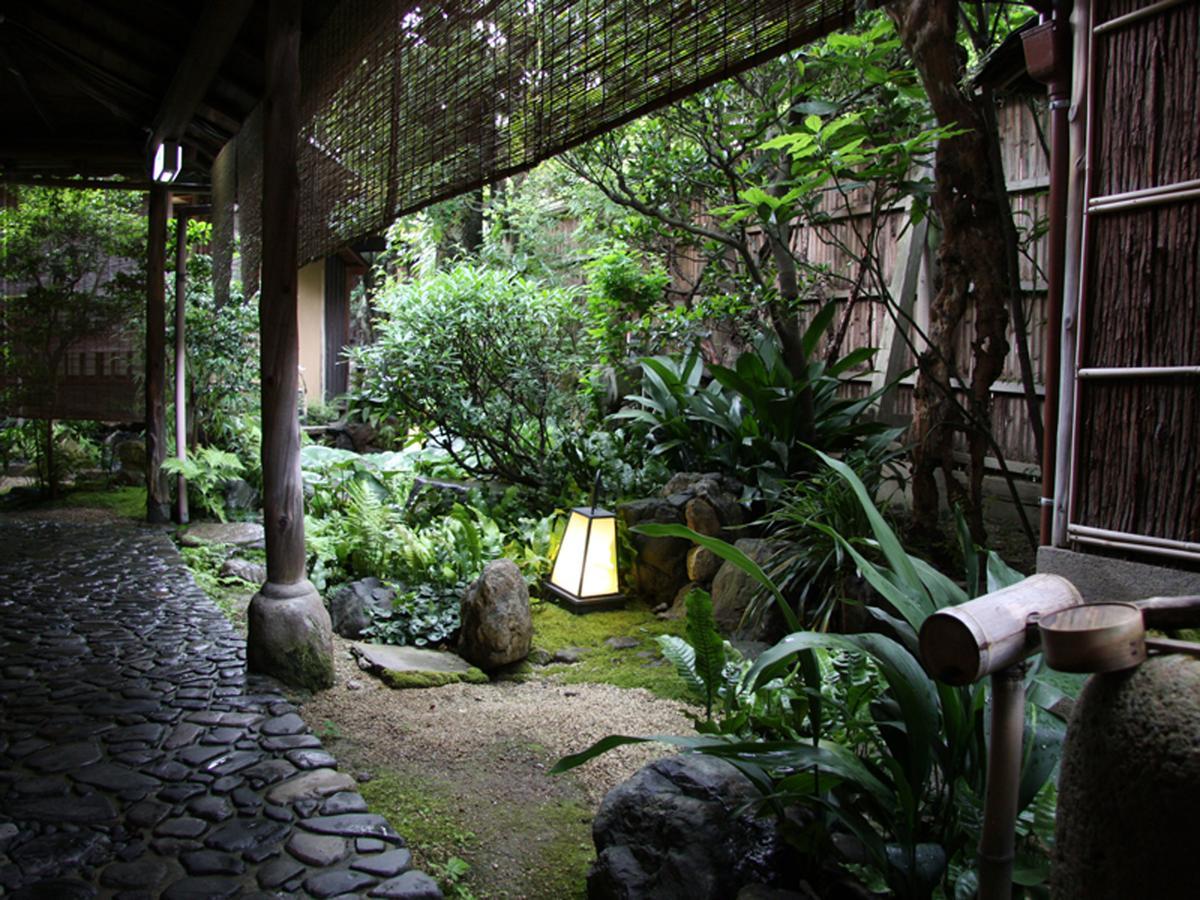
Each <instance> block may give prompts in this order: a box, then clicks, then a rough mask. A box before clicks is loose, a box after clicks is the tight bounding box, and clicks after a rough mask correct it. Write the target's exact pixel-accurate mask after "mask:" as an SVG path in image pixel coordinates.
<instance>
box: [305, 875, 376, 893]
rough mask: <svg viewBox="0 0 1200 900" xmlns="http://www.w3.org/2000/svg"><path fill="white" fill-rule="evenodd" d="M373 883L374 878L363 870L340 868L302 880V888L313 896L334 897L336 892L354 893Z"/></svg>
mask: <svg viewBox="0 0 1200 900" xmlns="http://www.w3.org/2000/svg"><path fill="white" fill-rule="evenodd" d="M374 883H375V879H374V878H373V877H371V876H370V875H367V874H366V873H364V872H352V871H350V870H348V869H342V870H340V871H337V872H322V873H320V874H319V875H313V876H312V877H311V878H309V879H307V880H306V881H305V882H304V889H305V890H306V891H308V892H309V893H310V894H312V895H313V896H314V897H334V896H337V895H338V894H354V893H358V892H360V891H361V890H362V889H363V888H365V887H369V886H370V885H373V884H374Z"/></svg>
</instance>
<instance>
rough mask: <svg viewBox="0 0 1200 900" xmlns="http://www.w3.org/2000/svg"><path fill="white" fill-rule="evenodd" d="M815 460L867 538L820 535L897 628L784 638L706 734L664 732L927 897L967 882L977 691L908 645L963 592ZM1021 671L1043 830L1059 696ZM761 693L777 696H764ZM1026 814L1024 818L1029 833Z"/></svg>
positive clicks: (1030, 781)
mask: <svg viewBox="0 0 1200 900" xmlns="http://www.w3.org/2000/svg"><path fill="white" fill-rule="evenodd" d="M820 457H821V459H822V460H823V461H824V463H825V464H826V465H827V466H829V467H830V468H831V469H832V470H834V471H835V472H836V473H837V474H838V475H839V477H841V478H842V479H844V481H845V482H846V484H847V485H848V486H849V488H850V490H851V492H852V493H853V494H854V496H855V497H856V498H857V499H858V501H859V502H860V503H861V505H862V507H863V512H864V513H865V515H866V517H867V521H868V524H869V528H870V534H871V540H866V539H862V538H855V537H847V536H844V535H840V534H837V533H831V537H832V539H833V540H835V541H837V542H838V543H839V544H841V545H842V547H843V549H844V550H845V551H846V553H847V554H848V555H849V556H850V557H851V558H852V559H853V560H854V561H855V563H856V565H857V566H858V569H859V572H860V574H861V575H862V576H863V577H864V578H865V579H866V580H867V581H868V582H869V583H870V584H871V585H872V586H873V587H874V588H875V589H876V591H877V592H878V593H879V595H880V598H881V601H883V603H882V604H881V605H880V606H873V607H871V610H870V611H871V612H872V614H873V615H874V616H875V617H876V618H877V619H879V620H880V623H881V625H882V626H883V627H885V628H887V629H888V631H889V632H890V633H891V634H893V635H894V637H889V636H885V635H884V634H871V633H867V634H854V635H836V634H821V633H817V632H809V631H797V632H794V633H793V634H790V635H788V636H787V637H785V638H784V639H783V640H782V641H780V642H779V643H778V644H776V645H775V646H774V647H772V648H771V649H769V650H767V651H766V652H764V653H763V654H762V655H761V656H759V658H758V659H757V660H755V662H754V663H753V664H752V665H744V666H742V667H740V669H739V671H738V673H737V675H736V685H735V691H736V696H737V699H738V701H739V702H738V703H737V705H736V706H735V705H734V704H732V703H726V704H725V706H724V709H723V718H722V720H720V721H718V722H716V723H714V726H713V727H709V728H706V729H702V730H705V731H707V732H708V733H707V734H706V735H705V736H703V737H699V738H671V739H666V740H668V741H669V742H670V743H674V744H676V745H678V746H682V747H685V748H688V749H692V750H696V751H699V752H704V753H709V754H714V755H718V756H722V757H725V758H727V759H729V760H730V761H732V762H734V763H735V764H736V765H737V766H738V767H739V768H740V769H741V770H742V771H743V772H745V773H746V774H747V775H748V776H749V777H750V778H751V780H752V781H754V783H755V784H757V785H758V786H759V787H760V789H761V790H762V791H763V793H764V796H766V797H768V798H769V802H770V803H771V804H772V805H773V806H775V807H776V808H777V809H779V810H780V812H782V810H783V809H784V808H785V807H786V806H787V805H788V804H791V803H801V804H804V805H809V806H812V807H813V808H815V809H816V810H818V812H819V816H818V819H817V822H818V823H823V825H822V826H821V827H822V828H823V829H824V832H823V834H824V836H823V837H821V836H820V835H821V832H820V831H818V832H813V833H810V834H809V836H808V837H809V839H812V838H814V837H817V838H819V840H818V843H817V845H815V846H813V847H810V849H811V850H813V851H814V852H815V854H816V857H817V858H820V857H822V856H828V857H829V858H838V857H839V856H840V854H841V853H842V849H844V848H845V847H846V846H848V844H847V840H849V841H850V843H852V844H853V845H854V846H855V847H857V848H858V849H857V853H855V854H852V858H850V859H846V858H844V857H843V860H844V861H845V862H847V863H850V862H853V861H854V860H855V859H865V860H866V861H867V862H866V866H867V868H866V870H865V871H866V872H867V873H868V874H870V875H873V877H875V878H878V879H879V880H880V881H881V882H882V883H883V884H886V886H887V888H888V889H889V890H891V891H892V892H894V893H895V894H896V895H897V896H903V897H929V896H931V895H932V894H933V892H934V890H935V889H937V888H940V889H941V890H944V891H946V892H949V893H954V892H955V891H956V890H957V888H958V887H959V886H963V887H964V889H965V886H967V885H970V884H973V883H975V879H976V875H975V873H974V857H973V853H974V847H975V845H976V843H977V839H978V830H979V827H980V817H979V813H978V810H979V806H980V805H981V802H982V797H983V787H984V778H985V772H986V741H985V731H984V720H985V711H986V707H987V704H988V697H987V689H986V686H985V685H983V684H976V685H972V686H969V687H963V688H951V687H948V686H946V685H941V684H935V683H934V682H933V681H932V680H931V679H930V678H929V677H928V676H927V675H926V674H925V673H924V670H923V669H922V667H921V665H920V663H919V661H918V659H917V656H916V652H917V650H916V648H917V630H918V629H919V627H920V625H921V623H922V621H923V620H924V619H925V617H926V616H928V615H930V614H931V613H933V612H934V611H936V610H937V609H940V608H942V607H944V606H947V605H953V604H958V603H962V602H964V601H965V600H967V599H968V595H967V593H966V592H965V591H964V590H963V589H962V588H961V587H960V586H959V585H958V584H956V583H955V582H954V581H952V580H951V579H949V578H947V577H946V576H944V575H942V574H941V573H939V572H937V571H936V570H935V569H933V567H931V566H930V565H928V563H926V562H924V561H923V560H920V559H918V558H916V557H912V556H910V555H909V554H907V553H906V552H905V551H904V550H903V548H902V547H901V545H900V542H899V540H898V539H897V538H896V535H895V533H894V532H893V531H892V530H891V529H890V528H889V527H888V525H887V524H886V522H885V521H884V519H883V517H882V516H881V515H880V513H879V512H878V510H877V509H876V508H875V507H874V505H873V503H872V500H871V497H870V495H869V493H868V491H867V487H866V485H864V484H863V482H862V481H861V480H860V479H859V478H858V477H857V476H856V475H855V474H854V472H853V470H852V469H851V468H850V467H849V466H847V465H846V464H844V463H842V462H839V461H837V460H834V459H832V458H830V457H828V456H825V455H824V454H820ZM659 527H662V526H659ZM676 527H678V526H676ZM647 533H649V532H647ZM967 549H968V550H973V548H967ZM748 562H749V561H746V562H745V563H742V564H741V567H742V568H743V570H744V571H746V572H747V573H748V574H750V575H751V576H752V577H753V578H755V579H756V580H758V581H759V582H760V583H761V584H763V586H764V588H766V589H767V590H769V591H771V592H772V593H773V595H776V596H777V595H778V591H777V590H776V588H775V587H774V585H773V584H772V583H771V580H770V578H769V577H768V576H767V575H766V573H765V572H763V571H762V570H761V568H758V567H755V566H752V565H750V564H748ZM987 571H988V574H989V577H988V583H987V589H988V590H996V589H998V588H1000V587H1002V586H1004V585H1006V584H1009V583H1012V582H1014V581H1015V580H1018V579H1019V578H1020V576H1019V575H1017V574H1016V573H1014V572H1012V570H1010V569H1008V568H1007V567H1006V566H1004V565H1003V563H1001V562H1000V561H999V560H998V559H997V558H995V557H994V555H989V557H988V566H987ZM893 611H894V612H895V613H898V614H899V616H897V615H895V614H893ZM701 612H702V611H701ZM676 655H677V656H678V654H676ZM835 676H836V677H835ZM1029 680H1030V684H1031V691H1030V696H1031V698H1032V700H1033V701H1034V703H1036V704H1039V705H1033V703H1031V704H1030V705H1029V706H1028V708H1027V718H1026V723H1027V724H1026V741H1027V746H1028V747H1029V748H1030V752H1028V753H1027V754H1026V755H1025V758H1024V761H1023V774H1022V791H1021V798H1020V806H1021V808H1022V809H1024V808H1025V807H1027V806H1028V804H1029V803H1030V802H1032V801H1033V800H1034V799H1035V798H1036V797H1039V796H1040V797H1043V800H1042V803H1043V808H1042V810H1041V813H1040V815H1041V816H1042V818H1043V823H1042V826H1041V830H1042V831H1043V832H1044V830H1045V823H1044V818H1045V815H1046V810H1045V808H1044V804H1045V799H1044V797H1045V795H1044V793H1042V786H1043V785H1044V784H1045V783H1046V780H1047V778H1048V777H1049V776H1050V774H1051V772H1052V771H1053V769H1054V766H1055V764H1056V760H1057V756H1058V748H1059V746H1060V744H1061V738H1062V731H1063V727H1062V723H1061V722H1058V721H1057V720H1055V719H1054V718H1053V716H1051V715H1049V714H1048V713H1047V712H1045V707H1049V706H1051V705H1052V704H1053V702H1054V701H1056V700H1057V699H1058V698H1059V697H1060V696H1061V694H1060V693H1059V692H1058V691H1057V690H1055V689H1054V688H1053V687H1052V686H1051V685H1050V684H1048V683H1047V682H1046V681H1044V680H1042V679H1040V678H1039V676H1038V667H1037V666H1036V665H1035V666H1034V667H1033V669H1032V671H1031V674H1030V676H1029ZM772 696H774V702H770V701H765V698H768V697H772ZM764 701H765V702H764ZM1039 706H1040V708H1039ZM653 739H654V740H664V739H663V738H662V737H656V738H653ZM633 740H643V739H640V738H636V739H635V738H627V737H621V736H611V737H609V738H606V739H604V740H602V741H600V742H598V743H597V744H595V745H594V746H593V747H591V748H589V749H587V750H585V751H583V752H581V753H579V754H575V755H574V756H570V757H567V758H565V759H563V760H560V762H559V763H558V765H557V766H556V767H555V771H563V770H565V769H568V768H571V767H572V766H574V765H578V764H580V763H581V762H584V761H586V760H587V759H590V758H592V757H594V756H595V755H597V754H598V753H602V752H604V751H606V750H608V749H611V748H612V747H615V746H619V745H620V744H622V743H628V742H630V741H633ZM1038 815H1039V813H1038V812H1036V811H1035V812H1034V813H1033V818H1032V821H1031V822H1028V823H1027V826H1026V828H1027V832H1028V831H1032V829H1033V828H1034V827H1035V823H1036V821H1037V817H1038ZM835 837H838V840H836V841H835V840H834V838H835ZM839 848H842V849H839ZM1025 849H1026V851H1027V852H1031V853H1033V854H1034V856H1035V857H1036V854H1037V851H1038V847H1037V842H1036V841H1028V842H1026V846H1025ZM1042 850H1043V851H1044V846H1043V847H1042ZM1043 859H1044V857H1043ZM1036 863H1037V860H1036V859H1033V860H1032V861H1031V862H1030V863H1029V864H1027V865H1026V867H1025V868H1024V869H1023V878H1024V879H1025V880H1027V881H1030V882H1033V881H1037V875H1036V872H1037V871H1038V867H1037V864H1036Z"/></svg>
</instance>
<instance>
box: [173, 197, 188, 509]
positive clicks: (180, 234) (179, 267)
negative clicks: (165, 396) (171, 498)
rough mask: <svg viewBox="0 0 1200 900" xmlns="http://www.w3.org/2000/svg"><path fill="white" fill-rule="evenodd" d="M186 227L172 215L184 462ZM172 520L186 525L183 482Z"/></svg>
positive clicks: (178, 426)
mask: <svg viewBox="0 0 1200 900" xmlns="http://www.w3.org/2000/svg"><path fill="white" fill-rule="evenodd" d="M187 224H188V217H187V213H186V212H177V213H176V215H175V458H176V459H177V460H179V461H180V462H181V463H182V462H184V461H186V460H187V344H186V334H185V332H186V316H187V306H186V302H187ZM175 521H176V522H178V523H179V524H180V525H186V524H187V522H188V498H187V479H186V478H184V477H183V473H182V472H180V473H179V477H178V479H177V480H176V484H175Z"/></svg>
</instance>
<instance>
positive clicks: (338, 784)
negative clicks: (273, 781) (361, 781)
mask: <svg viewBox="0 0 1200 900" xmlns="http://www.w3.org/2000/svg"><path fill="white" fill-rule="evenodd" d="M353 789H354V779H353V778H351V777H350V776H349V775H347V774H345V773H344V772H337V771H335V770H333V769H313V770H312V771H309V772H304V773H303V774H301V775H297V776H296V777H295V778H289V779H288V780H287V781H284V782H281V783H280V784H277V785H275V786H274V787H273V788H271V789H270V790H269V791H268V792H267V802H269V803H275V804H279V805H284V804H288V803H294V802H296V801H297V800H301V799H304V798H319V797H328V796H329V795H330V794H336V793H337V792H338V791H348V790H353Z"/></svg>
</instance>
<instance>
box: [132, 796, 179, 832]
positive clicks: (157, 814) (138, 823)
mask: <svg viewBox="0 0 1200 900" xmlns="http://www.w3.org/2000/svg"><path fill="white" fill-rule="evenodd" d="M170 811H171V807H170V806H168V805H167V804H166V803H159V802H158V801H157V800H143V801H142V802H141V803H135V804H134V805H133V806H131V807H130V808H129V812H127V813H126V814H125V818H126V819H127V820H128V821H129V823H130V824H131V825H133V826H135V827H137V828H149V827H151V826H152V825H157V824H158V823H159V822H161V821H162V819H163V817H164V816H165V815H166V814H167V813H168V812H170Z"/></svg>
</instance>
